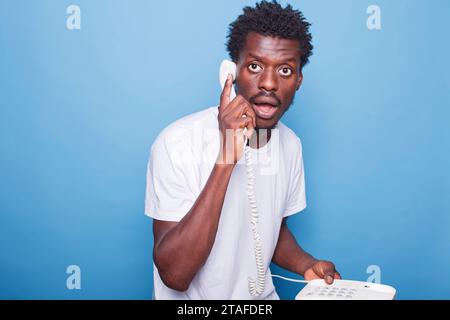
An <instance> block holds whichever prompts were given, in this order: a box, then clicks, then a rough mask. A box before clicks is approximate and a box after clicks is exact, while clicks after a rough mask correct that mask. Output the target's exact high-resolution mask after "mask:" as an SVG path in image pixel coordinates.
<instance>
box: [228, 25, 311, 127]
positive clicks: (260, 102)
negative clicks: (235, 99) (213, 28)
mask: <svg viewBox="0 0 450 320" xmlns="http://www.w3.org/2000/svg"><path fill="white" fill-rule="evenodd" d="M236 65H237V69H236V89H237V92H238V93H239V94H240V95H242V96H243V97H244V98H245V99H246V100H247V101H248V102H249V103H250V104H251V106H252V108H253V110H254V111H255V113H256V127H257V128H265V129H271V128H273V127H274V126H275V125H276V124H277V123H278V120H280V118H281V117H282V116H283V114H284V113H285V112H286V110H287V109H288V108H289V106H290V104H291V103H292V100H293V98H294V95H295V91H297V90H298V89H299V88H300V85H301V83H302V80H303V75H302V73H301V61H300V54H299V43H298V41H297V40H290V39H282V38H275V37H271V36H264V35H261V34H259V33H256V32H250V33H249V34H248V35H247V38H246V41H245V45H244V47H243V49H242V50H241V52H240V55H239V60H238V61H237V64H236Z"/></svg>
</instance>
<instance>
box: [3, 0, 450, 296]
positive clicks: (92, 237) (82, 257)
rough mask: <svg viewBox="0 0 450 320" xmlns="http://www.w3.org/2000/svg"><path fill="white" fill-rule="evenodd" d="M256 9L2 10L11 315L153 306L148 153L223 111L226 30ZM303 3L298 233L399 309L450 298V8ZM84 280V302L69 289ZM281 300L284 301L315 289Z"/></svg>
mask: <svg viewBox="0 0 450 320" xmlns="http://www.w3.org/2000/svg"><path fill="white" fill-rule="evenodd" d="M253 3H254V2H253V1H207V0H203V1H171V2H169V1H160V2H156V1H143V0H141V1H136V0H135V1H87V0H72V1H59V0H53V1H51V0H49V1H25V0H22V1H16V0H1V1H0V104H1V108H0V148H1V158H0V172H1V177H0V252H1V254H0V298H10V299H19V298H21V299H35V298H39V299H53V298H58V299H79V298H83V299H93V298H96V299H107V298H112V299H116V298H122V299H150V298H151V293H152V286H153V280H152V245H153V242H152V227H151V225H152V222H151V219H149V218H147V217H145V216H144V213H143V211H144V190H145V174H146V164H147V160H148V156H149V149H150V146H151V144H152V142H153V141H154V139H155V138H156V136H157V134H158V133H159V132H160V131H161V130H162V129H163V128H164V127H165V126H166V125H168V124H169V123H170V122H172V121H174V120H175V119H178V118H180V117H181V116H184V115H187V114H189V113H192V112H194V111H198V110H201V109H203V108H206V107H209V106H212V105H215V104H216V103H217V101H218V96H219V93H220V92H219V84H218V66H219V63H220V61H221V60H222V59H223V58H226V57H227V54H226V51H225V46H224V43H225V41H226V39H225V36H226V31H227V26H228V24H229V23H230V22H231V21H233V20H234V19H235V18H236V17H237V15H238V14H240V12H241V8H242V7H243V5H244V4H247V5H249V4H253ZM282 3H285V2H282ZM291 3H292V4H293V5H294V7H296V8H299V9H301V10H302V11H303V12H304V14H305V16H306V17H307V19H308V20H309V21H311V22H312V23H313V26H312V29H311V31H312V33H313V37H314V39H313V43H314V46H315V50H314V55H313V57H312V58H311V63H310V64H309V65H308V66H307V67H306V68H305V69H304V82H303V86H302V88H301V90H300V91H299V93H298V94H297V96H296V100H295V103H294V105H293V106H292V107H291V109H290V110H289V111H288V113H286V115H285V116H284V118H283V121H284V122H285V123H286V124H287V125H288V126H290V127H291V128H292V129H293V130H294V131H295V132H296V133H297V134H298V135H299V136H300V137H301V139H302V142H303V150H304V161H305V170H306V184H307V200H308V208H307V209H306V210H305V211H304V212H303V213H301V214H298V215H295V216H294V217H292V218H290V221H289V224H290V227H291V228H292V230H293V231H294V233H295V235H296V237H297V239H298V241H299V243H300V244H301V245H302V246H303V247H304V248H305V249H307V250H308V251H310V252H312V253H313V254H314V255H316V256H317V257H319V258H326V259H329V260H332V261H334V262H335V263H336V265H337V266H338V269H339V270H340V272H341V273H342V275H343V276H344V277H345V278H349V279H355V280H366V279H367V278H368V276H369V274H367V273H366V268H367V267H368V266H369V265H378V266H379V267H380V268H381V281H382V283H385V284H389V285H392V286H394V287H396V288H397V290H398V298H399V299H422V298H424V299H432V298H433V299H444V298H446V299H448V298H450V273H449V270H450V255H449V244H450V233H449V227H450V200H449V199H450V197H449V181H450V170H449V161H450V130H449V129H448V124H449V116H450V111H449V107H450V104H449V102H450V93H449V91H450V90H449V89H450V76H449V74H450V72H449V71H450V63H449V59H448V57H450V44H449V40H448V32H449V26H448V22H447V19H448V12H450V10H449V9H450V3H449V2H448V1H444V0H440V1H439V0H435V1H425V0H420V1H419V0H416V1H410V0H395V1H392V0H390V1H387V0H386V1H382V0H377V1H363V0H358V1H356V0H354V1H350V0H345V1H343V0H341V1H331V0H330V1H317V0H315V1H313V0H308V1H306V0H304V1H292V2H291ZM70 4H77V5H79V6H80V8H81V30H73V31H71V30H68V29H67V28H66V19H67V17H68V14H67V13H66V8H67V7H68V6H69V5H70ZM371 4H377V5H379V6H380V7H381V18H382V29H381V30H374V31H370V30H368V29H367V27H366V19H367V17H368V14H367V13H366V9H367V7H368V6H369V5H371ZM72 264H75V265H79V266H80V268H81V286H82V289H81V290H68V289H67V288H66V279H67V277H68V275H67V274H66V268H67V266H69V265H72ZM273 272H274V273H281V274H283V275H291V274H289V273H287V272H285V271H282V270H280V269H279V268H277V267H274V269H273ZM275 284H276V286H277V288H278V291H279V294H280V296H281V297H282V298H283V299H292V298H293V297H294V296H295V294H296V292H297V291H298V290H299V289H300V288H301V285H298V284H292V283H289V282H284V281H283V280H278V279H276V280H275Z"/></svg>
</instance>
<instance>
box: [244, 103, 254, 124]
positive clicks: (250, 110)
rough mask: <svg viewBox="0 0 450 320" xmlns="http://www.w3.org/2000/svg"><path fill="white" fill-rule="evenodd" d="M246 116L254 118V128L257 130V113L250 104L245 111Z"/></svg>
mask: <svg viewBox="0 0 450 320" xmlns="http://www.w3.org/2000/svg"><path fill="white" fill-rule="evenodd" d="M244 114H245V115H246V116H247V117H250V118H252V121H253V127H254V128H256V113H255V110H253V108H252V106H251V105H250V104H249V105H248V106H247V108H245V109H244Z"/></svg>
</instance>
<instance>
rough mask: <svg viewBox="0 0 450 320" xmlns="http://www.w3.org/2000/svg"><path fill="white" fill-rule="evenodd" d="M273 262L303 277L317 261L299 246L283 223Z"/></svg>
mask: <svg viewBox="0 0 450 320" xmlns="http://www.w3.org/2000/svg"><path fill="white" fill-rule="evenodd" d="M272 261H273V262H274V263H275V264H277V265H278V266H280V267H282V268H284V269H287V270H289V271H292V272H295V273H297V274H300V275H302V276H303V275H304V274H305V271H306V270H307V269H308V268H310V267H311V266H312V265H313V264H314V262H315V261H317V260H316V259H315V258H314V257H313V256H312V255H311V254H309V253H308V252H306V251H304V250H303V249H302V248H301V247H300V246H299V245H298V243H297V241H296V240H295V237H294V236H293V235H292V233H291V231H290V230H289V228H288V226H287V224H286V222H285V221H283V223H282V225H281V228H280V235H279V237H278V242H277V245H276V247H275V253H274V255H273V258H272Z"/></svg>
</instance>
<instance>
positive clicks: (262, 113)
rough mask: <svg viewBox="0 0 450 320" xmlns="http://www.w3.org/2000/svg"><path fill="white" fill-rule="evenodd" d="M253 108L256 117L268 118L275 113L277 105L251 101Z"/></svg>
mask: <svg viewBox="0 0 450 320" xmlns="http://www.w3.org/2000/svg"><path fill="white" fill-rule="evenodd" d="M253 110H254V111H255V113H256V115H257V116H258V117H260V118H262V119H270V118H272V117H273V116H274V115H275V113H276V112H277V110H278V107H277V106H276V105H273V104H270V103H253Z"/></svg>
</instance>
